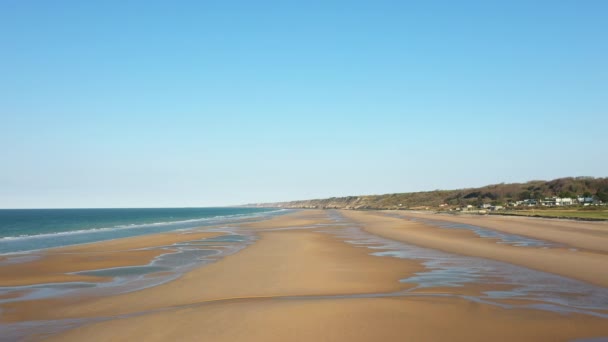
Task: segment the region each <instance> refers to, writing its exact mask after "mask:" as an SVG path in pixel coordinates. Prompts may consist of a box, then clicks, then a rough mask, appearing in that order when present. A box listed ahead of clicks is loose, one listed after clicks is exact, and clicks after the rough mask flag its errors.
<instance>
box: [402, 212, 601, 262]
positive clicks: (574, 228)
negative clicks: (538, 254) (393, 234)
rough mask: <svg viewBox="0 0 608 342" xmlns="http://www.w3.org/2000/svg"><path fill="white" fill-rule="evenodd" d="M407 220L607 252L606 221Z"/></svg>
mask: <svg viewBox="0 0 608 342" xmlns="http://www.w3.org/2000/svg"><path fill="white" fill-rule="evenodd" d="M404 215H405V216H407V217H419V218H428V219H433V220H443V221H447V222H457V223H465V224H471V225H476V226H479V227H484V228H489V229H494V230H497V231H501V232H506V233H510V234H518V235H523V236H529V237H532V238H538V239H543V240H547V241H553V242H556V243H559V244H564V245H567V246H570V247H574V248H580V249H588V250H591V251H596V252H605V253H608V222H586V221H575V220H558V219H543V218H530V217H516V216H498V215H447V214H430V213H419V212H407V213H404Z"/></svg>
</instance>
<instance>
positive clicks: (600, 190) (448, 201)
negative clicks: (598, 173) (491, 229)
mask: <svg viewBox="0 0 608 342" xmlns="http://www.w3.org/2000/svg"><path fill="white" fill-rule="evenodd" d="M551 197H568V198H577V197H584V198H592V199H593V201H594V205H592V206H590V207H583V206H582V205H581V206H580V207H579V206H572V207H568V209H567V210H565V209H563V208H562V210H555V209H552V208H544V207H542V206H540V205H539V206H537V207H534V208H531V207H529V206H526V207H519V208H517V207H515V203H516V202H518V201H522V200H527V199H536V200H539V203H540V200H542V199H544V198H551ZM607 202H608V177H604V178H594V177H566V178H558V179H554V180H550V181H543V180H533V181H529V182H526V183H508V184H506V183H500V184H492V185H487V186H483V187H479V188H468V189H457V190H434V191H422V192H409V193H394V194H384V195H366V196H346V197H331V198H325V199H311V200H300V201H291V202H278V203H260V204H255V206H272V207H282V208H317V209H413V210H420V209H435V210H446V211H447V210H450V209H455V208H459V207H466V206H480V205H483V204H490V205H494V206H504V207H507V208H510V209H512V211H513V213H516V214H521V215H540V214H539V213H538V211H539V210H543V214H544V213H547V216H554V217H558V216H562V217H567V216H573V217H587V218H608V213H606V211H605V210H603V208H605V207H599V208H598V209H595V207H596V206H595V204H602V203H604V204H605V203H607ZM518 209H519V210H518ZM532 209H534V210H532ZM510 212H511V211H510Z"/></svg>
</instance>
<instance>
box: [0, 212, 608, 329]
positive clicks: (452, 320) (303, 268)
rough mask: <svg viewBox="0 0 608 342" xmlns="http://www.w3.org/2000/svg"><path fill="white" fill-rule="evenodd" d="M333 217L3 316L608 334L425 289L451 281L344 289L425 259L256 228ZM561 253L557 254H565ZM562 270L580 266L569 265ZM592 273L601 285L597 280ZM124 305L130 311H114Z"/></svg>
mask: <svg viewBox="0 0 608 342" xmlns="http://www.w3.org/2000/svg"><path fill="white" fill-rule="evenodd" d="M345 215H346V217H348V218H349V219H350V220H351V221H352V222H358V223H360V224H363V225H364V227H365V229H366V230H368V231H370V232H372V233H374V234H378V235H382V236H386V237H390V238H394V239H397V240H403V241H408V242H414V243H419V244H421V245H426V246H430V247H433V248H439V249H442V250H452V251H460V252H462V254H465V255H470V254H471V253H472V254H479V255H482V256H485V257H489V258H495V259H509V260H511V261H513V262H514V263H516V262H519V263H522V264H526V265H528V266H530V267H538V268H543V267H545V266H547V267H549V268H550V267H551V265H552V262H553V260H552V259H551V257H550V256H553V254H546V252H541V250H538V249H533V248H525V249H524V248H516V247H511V246H502V247H501V248H499V249H498V252H494V251H493V250H492V248H490V247H496V244H495V243H494V242H492V241H488V240H485V239H480V238H477V237H474V236H471V235H470V234H468V233H467V232H461V231H458V232H448V233H447V234H444V233H446V230H438V229H437V228H432V227H428V226H423V225H419V224H412V225H411V224H410V223H407V221H404V220H400V219H394V218H386V217H385V216H383V215H381V214H377V213H368V212H365V213H350V212H348V213H345ZM292 220H293V221H292ZM328 222H330V220H329V218H328V217H327V215H326V214H325V213H324V212H322V211H312V210H311V211H301V212H297V213H294V214H289V215H285V216H281V217H277V218H273V219H271V220H268V221H260V222H256V223H254V224H251V225H247V226H248V227H249V229H251V230H252V231H253V232H258V234H259V240H258V241H257V242H256V243H255V244H253V245H251V246H250V247H248V248H246V249H244V250H242V251H240V252H238V253H236V254H234V255H231V256H228V257H225V258H223V259H221V260H219V261H218V262H216V263H213V264H209V265H205V266H203V267H200V268H197V269H195V270H193V271H191V272H189V273H187V274H185V275H184V276H182V277H181V278H179V279H177V280H174V281H172V282H169V283H166V284H164V285H159V286H156V287H153V288H148V289H145V290H141V291H137V292H132V293H127V294H122V295H115V296H108V297H104V298H65V299H47V300H32V301H22V302H15V303H7V304H5V305H3V306H2V308H1V309H2V310H3V316H2V319H3V321H4V322H19V321H31V320H47V319H60V318H82V317H114V318H113V319H111V320H108V321H105V322H101V323H92V324H87V325H84V326H81V327H78V328H75V329H72V330H68V331H65V332H63V333H60V334H58V335H54V336H50V337H51V340H57V341H83V340H87V341H132V340H145V341H173V340H180V341H201V340H206V341H311V340H312V341H376V340H382V339H384V340H387V341H395V340H401V341H446V340H447V341H488V340H492V341H562V340H563V341H565V340H570V339H576V338H586V337H597V336H608V324H607V321H608V320H606V319H601V318H595V317H592V316H585V315H575V314H567V315H564V314H557V313H551V312H546V311H539V310H531V309H509V310H507V309H501V308H499V307H496V306H491V305H486V304H479V303H475V302H471V301H466V300H464V299H460V298H440V297H433V296H430V295H428V294H423V292H426V293H433V292H442V293H449V292H450V291H451V290H450V289H449V288H444V289H441V288H435V289H424V290H416V292H418V293H419V295H421V297H384V298H355V297H352V296H351V297H349V295H353V294H362V293H367V294H374V293H391V292H394V291H399V290H404V289H407V288H410V287H411V286H412V285H411V284H404V283H400V282H399V280H400V279H403V278H406V277H409V276H412V275H413V274H414V273H416V272H419V271H421V270H422V269H423V267H422V266H421V265H419V264H418V263H417V262H414V261H411V260H405V259H396V258H389V257H375V256H371V255H370V254H369V250H368V249H366V248H359V247H355V246H353V245H350V244H347V243H345V242H343V241H340V240H339V239H338V238H335V237H333V236H332V235H328V234H325V233H322V232H317V231H316V230H315V229H295V230H275V231H272V230H266V231H262V230H263V229H265V228H283V227H294V226H295V227H305V226H309V225H311V224H314V223H328ZM323 229H324V230H327V229H341V228H340V227H334V228H327V227H325V228H323ZM147 238H150V239H152V237H147ZM155 238H156V237H155ZM155 238H154V239H155ZM160 239H161V240H162V239H164V238H160ZM134 240H137V239H134ZM410 240H413V241H410ZM117 243H119V242H117ZM78 248H83V250H81V252H83V253H85V251H92V250H95V251H96V252H99V251H100V249H102V250H103V249H106V248H109V247H108V246H104V247H103V248H102V247H100V246H99V245H97V244H91V245H87V246H80V247H78ZM112 248H117V249H121V250H122V249H123V248H122V247H121V248H118V247H116V246H113V247H112ZM524 250H526V251H527V250H529V251H531V252H534V253H532V254H526V258H539V260H540V261H539V262H538V263H536V262H534V261H533V260H527V261H526V260H520V259H519V258H518V257H517V254H519V253H520V252H521V251H524ZM115 253H122V252H115ZM467 253H469V254H467ZM493 253H494V254H493ZM564 255H566V256H571V254H564ZM590 257H594V258H595V257H597V256H595V255H591V256H590ZM601 257H603V256H601ZM557 258H558V260H559V261H560V262H561V261H562V260H563V258H564V257H559V256H558V257H557ZM576 260H577V262H581V260H580V259H576ZM600 260H602V261H605V259H601V258H600ZM581 268H583V270H582V271H580V273H581V274H582V275H583V276H588V274H587V272H589V270H585V267H581ZM565 272H566V273H568V274H571V275H572V276H578V275H579V272H577V271H575V270H573V269H570V268H568V267H566V271H565ZM594 279H595V278H594ZM597 279H599V280H597ZM597 279H596V280H597V281H598V282H603V278H601V277H597ZM487 286H488V285H482V284H469V285H467V287H466V288H465V289H461V291H463V292H465V293H472V294H474V293H479V292H481V291H486V290H488V288H487ZM492 289H493V290H500V289H501V287H500V286H498V287H494V288H492ZM319 296H331V297H321V298H320V297H319ZM336 296H344V297H343V298H341V297H336ZM129 313H132V314H136V315H134V316H130V317H126V318H116V317H115V316H116V315H119V314H129ZM39 337H40V336H39Z"/></svg>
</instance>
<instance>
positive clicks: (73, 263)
mask: <svg viewBox="0 0 608 342" xmlns="http://www.w3.org/2000/svg"><path fill="white" fill-rule="evenodd" d="M217 235H219V234H218V233H195V234H183V233H165V234H156V235H149V236H142V237H132V238H125V239H117V240H111V241H104V242H99V243H92V244H83V245H77V246H69V247H62V248H53V249H48V250H45V251H40V252H34V253H31V254H30V255H32V256H36V257H37V259H36V260H34V261H30V262H16V263H9V264H6V265H0V286H19V285H34V284H41V283H64V282H77V281H95V282H100V281H109V279H106V278H103V277H96V276H87V275H78V274H69V273H72V272H79V271H87V270H96V269H104V268H112V267H124V266H136V265H146V264H148V263H149V262H150V261H151V260H152V259H154V258H155V257H158V256H159V255H162V254H167V253H171V252H172V250H171V249H170V248H167V249H148V248H154V247H161V246H170V245H172V244H174V243H177V242H182V241H189V240H196V239H201V238H207V237H213V236H217ZM9 259H10V258H9Z"/></svg>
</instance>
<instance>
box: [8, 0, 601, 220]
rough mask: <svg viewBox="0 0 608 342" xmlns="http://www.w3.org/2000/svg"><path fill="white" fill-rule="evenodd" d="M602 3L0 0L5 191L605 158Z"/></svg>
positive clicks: (274, 189) (245, 181)
mask: <svg viewBox="0 0 608 342" xmlns="http://www.w3.org/2000/svg"><path fill="white" fill-rule="evenodd" d="M607 36H608V2H605V1H534V2H530V1H504V2H487V1H462V2H458V4H455V3H453V2H450V1H425V2H420V3H418V4H414V3H401V2H394V1H369V2H362V1H354V2H352V1H329V2H328V1H318V2H317V1H313V2H306V3H297V4H296V3H285V2H278V1H277V2H255V3H253V2H249V1H234V2H223V1H219V2H214V1H210V2H198V1H179V2H157V1H133V2H121V1H103V2H99V3H93V2H82V1H54V2H43V1H13V0H9V1H3V2H2V3H0V52H1V53H0V75H2V77H0V130H1V133H2V134H0V160H2V163H1V167H0V208H35V207H43V208H53V207H163V206H165V207H172V206H220V205H232V204H243V203H252V202H276V201H286V200H296V199H308V198H323V197H331V196H343V195H360V194H381V193H394V192H409V191H422V190H434V189H453V188H463V187H474V186H482V185H486V184H492V183H500V182H523V181H527V180H531V179H553V178H558V177H565V176H596V177H602V176H603V177H605V176H607V174H606V170H608V158H606V136H607V135H606V127H608V96H607V94H608V44H606V37H607Z"/></svg>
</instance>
